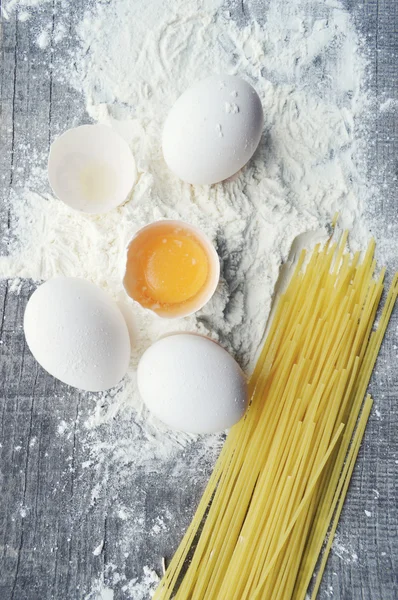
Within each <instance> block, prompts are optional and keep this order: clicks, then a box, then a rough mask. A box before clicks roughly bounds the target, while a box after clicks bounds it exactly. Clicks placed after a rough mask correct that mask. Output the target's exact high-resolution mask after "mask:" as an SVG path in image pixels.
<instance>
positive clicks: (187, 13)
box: [0, 0, 390, 600]
mask: <svg viewBox="0 0 398 600" xmlns="http://www.w3.org/2000/svg"><path fill="white" fill-rule="evenodd" d="M43 1H44V0H11V1H10V2H8V3H6V6H5V8H3V14H5V16H9V15H10V14H11V12H12V10H13V9H15V8H16V7H23V6H26V7H31V6H36V5H39V4H40V3H41V2H43ZM25 13H26V11H25ZM22 14H24V13H23V12H20V13H19V18H20V20H23V19H21V15H22ZM26 14H28V15H29V18H30V19H33V11H32V12H31V13H26ZM256 15H257V13H256ZM256 15H255V14H254V13H253V14H252V15H251V18H250V19H249V20H248V22H247V23H246V22H245V20H244V19H243V21H242V22H239V23H237V22H235V21H234V20H233V19H232V18H231V16H230V14H229V12H228V10H227V9H226V7H225V6H221V3H220V2H216V1H214V0H212V1H211V0H208V1H203V2H200V1H194V0H185V1H184V2H183V1H182V0H177V1H176V2H173V3H163V2H161V1H160V0H148V1H147V2H145V3H142V2H138V0H137V1H135V2H132V1H131V0H110V1H109V2H98V3H95V4H94V5H93V6H92V8H90V9H89V10H87V11H86V13H85V15H84V18H83V19H82V21H81V22H80V23H79V24H78V26H77V29H76V31H74V32H72V33H71V34H70V33H69V30H68V24H67V23H62V22H61V23H58V24H57V26H56V27H55V29H54V34H53V39H50V37H49V34H48V32H47V30H43V31H42V32H41V33H40V35H39V37H38V38H37V45H38V46H39V48H43V49H44V48H45V47H47V46H48V44H49V43H50V42H51V43H52V42H55V43H57V42H58V41H61V40H62V39H63V38H64V37H65V35H66V31H68V36H69V35H71V36H72V38H71V40H72V42H71V43H70V45H69V50H68V51H66V50H65V52H68V54H65V57H64V60H63V62H62V65H61V66H60V67H59V68H58V69H57V70H56V71H54V81H55V82H56V84H57V85H59V86H63V85H64V84H65V85H66V86H70V85H73V86H74V88H75V90H77V91H78V92H79V93H81V94H82V95H83V97H84V99H85V104H86V110H87V113H88V115H89V116H90V118H91V119H92V120H94V121H100V122H103V123H106V124H108V125H110V126H112V127H114V128H115V129H116V130H117V131H119V132H120V133H121V135H122V136H123V137H124V138H125V139H126V140H127V141H128V143H129V144H130V146H131V148H132V150H133V153H134V155H135V159H136V163H137V168H138V172H139V177H138V182H137V184H136V186H135V188H134V190H133V193H132V195H131V198H130V199H129V201H128V202H126V203H125V204H124V205H123V206H121V207H119V208H118V209H116V210H114V211H112V212H110V213H109V214H107V215H98V216H93V215H83V214H79V213H77V212H74V211H72V210H70V209H69V208H68V207H67V206H64V205H63V204H62V203H61V202H60V201H58V200H57V199H55V198H54V197H53V196H52V195H51V193H50V192H49V190H48V188H47V189H46V184H45V179H46V173H45V172H43V171H41V170H40V169H38V168H36V169H34V170H31V178H30V180H29V181H27V183H26V185H25V187H24V189H23V190H21V189H17V190H14V192H13V193H12V194H11V196H10V198H9V209H10V218H11V230H10V231H9V232H8V237H7V240H6V241H7V246H6V251H5V252H4V253H3V255H2V256H0V276H1V277H3V278H8V279H10V280H12V284H11V285H12V286H13V288H12V289H14V291H15V293H16V292H17V291H18V290H19V287H20V280H21V279H23V278H30V279H32V280H34V281H37V282H38V281H41V280H45V279H48V278H50V277H54V276H57V275H66V276H78V277H84V278H87V279H90V280H91V281H93V282H95V283H97V284H98V285H100V286H101V287H103V288H105V289H106V290H107V291H108V292H109V293H111V294H112V295H113V296H114V298H115V299H116V300H117V302H118V303H119V306H120V308H121V310H122V311H123V313H124V315H125V316H126V319H127V322H128V325H129V328H130V332H131V335H132V339H133V341H134V344H133V353H132V359H131V367H130V369H129V372H128V374H127V376H126V378H125V380H124V382H123V384H122V385H121V386H119V387H118V388H117V389H115V390H113V391H111V392H108V393H104V394H87V395H85V396H84V398H85V402H86V403H87V405H88V406H89V407H90V410H89V415H88V417H87V419H85V421H84V423H81V424H79V428H78V433H79V436H80V438H81V444H82V448H83V450H84V453H85V461H84V463H83V464H82V465H80V467H81V471H82V475H81V476H82V477H84V476H85V474H86V473H87V474H90V475H91V476H92V477H93V479H92V487H91V492H90V494H89V495H88V503H89V506H90V508H92V507H94V506H95V505H96V503H97V502H98V501H99V500H100V499H101V497H102V495H104V494H105V493H106V490H107V489H112V490H113V491H114V497H113V498H112V503H111V505H110V506H109V507H108V510H109V514H110V515H113V516H114V517H115V518H117V519H118V520H119V523H120V527H121V531H122V533H121V539H120V545H121V552H122V554H123V556H125V560H126V564H127V561H128V560H129V555H130V551H131V543H132V540H136V539H138V538H139V536H140V535H144V534H145V531H148V529H147V527H148V524H145V519H144V516H145V514H144V513H142V514H143V516H141V513H140V512H138V513H134V511H132V510H131V509H130V507H129V506H128V504H127V503H126V498H125V497H124V498H123V496H124V493H125V490H126V489H127V487H126V486H127V483H126V481H128V480H129V479H130V477H131V471H132V469H134V470H135V471H138V470H140V469H142V470H144V472H145V473H148V474H150V473H153V472H155V473H156V471H157V470H158V469H161V465H165V464H167V465H170V470H171V471H172V473H173V474H179V475H186V474H189V477H190V483H192V481H194V478H197V479H200V478H202V479H204V478H205V477H206V472H205V470H203V468H202V467H203V462H204V459H203V457H206V461H205V462H206V464H207V465H208V464H210V463H211V462H212V461H213V460H214V459H215V457H216V455H217V453H218V451H219V449H220V446H221V444H222V442H223V437H222V436H208V437H206V438H199V439H198V438H196V437H195V436H189V435H183V434H172V433H170V432H169V431H168V430H167V429H166V428H165V427H163V426H162V425H161V424H160V423H158V422H156V420H154V419H152V418H151V417H150V416H149V415H148V414H147V413H146V411H145V409H144V407H143V406H142V403H141V401H140V399H139V397H138V394H137V389H136V380H135V368H136V365H137V361H138V360H139V358H140V356H141V354H142V352H143V350H145V348H146V347H148V345H150V344H151V343H152V342H153V341H154V340H156V339H157V338H158V337H159V336H161V335H163V334H165V333H167V332H171V331H176V330H180V331H198V332H200V333H203V334H206V335H210V336H212V337H213V338H214V339H217V340H219V341H220V342H221V343H222V344H223V345H224V346H225V347H226V348H227V349H228V350H229V351H231V352H232V353H233V354H234V355H235V356H236V357H237V358H238V360H239V361H240V362H241V364H242V366H243V367H244V368H245V369H246V370H250V368H251V367H252V365H253V362H254V360H255V356H256V352H257V350H258V346H259V344H260V342H261V339H262V335H263V331H264V327H265V324H266V320H267V316H268V313H269V309H270V305H271V299H272V293H273V289H274V285H275V282H276V280H277V278H278V274H279V268H280V264H281V262H282V261H284V260H285V259H286V258H287V256H288V253H289V248H290V246H291V243H292V242H293V240H294V238H295V237H296V236H297V235H299V234H301V233H302V232H304V231H306V230H308V229H310V230H318V229H319V228H321V229H322V228H324V227H325V226H327V224H328V223H329V222H330V220H331V218H332V216H333V215H334V213H335V212H336V211H339V212H340V215H341V220H342V224H343V225H344V226H348V227H350V228H351V229H352V238H351V243H352V244H353V246H354V247H355V245H356V244H358V242H363V240H364V239H366V237H367V232H366V229H365V228H364V226H363V222H362V220H361V214H362V211H363V207H364V205H366V204H367V203H368V202H370V199H371V196H372V194H373V193H374V187H373V186H372V184H371V182H369V181H368V180H367V178H366V161H365V158H364V152H365V151H364V146H365V145H366V115H367V112H366V111H367V107H368V103H369V98H368V95H367V93H366V89H365V84H366V61H365V60H364V59H363V57H362V54H361V52H360V46H361V41H360V39H359V38H358V35H357V32H356V30H355V27H354V25H353V23H352V20H351V17H350V15H349V13H348V12H347V11H346V10H344V8H343V7H342V5H341V4H340V2H338V1H337V0H336V1H334V2H333V3H325V2H323V1H321V0H305V1H299V2H297V1H296V0H284V1H283V2H281V0H270V1H269V2H268V3H267V8H266V9H265V8H264V9H263V11H262V12H261V13H259V14H258V15H257V19H255V18H254V17H255V16H256ZM24 18H25V17H24ZM26 18H28V17H26ZM121 24H122V25H123V26H121ZM73 36H74V37H73ZM71 65H73V68H72V67H71ZM225 72H226V73H229V74H240V75H242V76H243V77H244V78H246V79H247V80H248V81H250V82H251V83H252V84H253V85H254V87H255V88H256V90H257V91H258V93H259V95H260V97H261V100H262V103H263V107H264V113H265V131H264V135H263V138H262V141H261V143H260V147H259V149H258V151H257V152H256V154H255V156H254V157H253V159H252V160H251V161H250V163H249V165H248V166H247V167H246V168H245V169H244V170H243V171H242V172H241V173H240V175H239V176H238V177H235V178H233V179H232V180H230V181H227V182H224V183H223V184H219V185H215V186H211V187H208V186H195V187H193V186H190V185H188V184H185V183H183V182H181V181H179V180H177V179H176V178H175V176H174V175H173V174H172V173H170V172H169V171H168V170H167V168H166V165H165V163H164V161H163V158H162V153H161V145H160V143H161V129H162V123H163V122H164V119H165V116H166V114H167V112H168V110H169V109H170V107H171V106H172V104H173V103H174V101H175V100H176V99H177V97H178V96H179V95H180V94H181V93H182V92H183V91H184V90H185V89H186V88H187V87H189V86H190V85H191V84H192V83H193V82H194V81H196V80H199V79H202V78H204V77H206V76H208V75H210V74H213V73H225ZM65 89H67V88H65ZM237 109H238V105H237V104H236V103H235V101H234V98H233V97H231V102H230V103H229V104H228V107H227V106H226V110H228V111H236V110H237ZM384 110H390V109H389V108H385V109H384ZM219 134H220V135H223V133H222V131H221V129H220V131H219ZM28 151H29V155H30V156H32V157H35V153H37V152H40V149H34V148H30V149H28ZM33 160H34V158H32V161H33ZM161 218H173V219H184V220H187V221H189V222H191V223H192V224H194V225H197V226H199V227H200V228H202V229H203V230H204V231H205V232H206V233H207V234H208V235H209V236H210V237H211V238H212V239H213V240H214V242H215V244H216V246H217V249H218V253H219V255H220V259H221V267H222V270H221V273H222V276H221V281H220V285H219V288H218V290H217V293H216V295H215V296H214V298H213V299H212V301H211V302H210V303H209V304H208V305H207V306H206V307H205V308H204V309H203V310H202V311H201V312H200V313H198V314H197V315H196V316H191V317H187V318H185V319H181V320H178V321H172V322H168V321H166V320H164V321H163V320H160V319H158V318H156V317H155V316H153V315H151V314H149V313H146V312H145V311H143V310H142V309H141V308H140V307H138V306H136V305H133V304H132V303H131V302H130V301H129V300H128V298H127V297H126V295H125V293H124V290H123V288H122V285H121V279H122V273H123V267H124V259H125V247H126V245H127V243H128V241H129V239H130V238H131V237H132V236H133V235H134V233H135V232H136V231H137V229H138V228H140V227H141V226H143V225H145V224H147V223H148V222H150V221H153V220H156V219H161ZM72 428H73V424H68V423H66V422H65V421H61V423H60V424H59V427H58V434H59V435H65V436H67V435H70V434H71V430H72ZM188 451H189V452H188ZM88 467H90V468H88ZM201 469H202V470H201ZM87 476H88V475H87ZM158 518H159V520H158V521H153V522H152V530H151V531H152V534H153V535H154V536H157V537H159V538H160V537H161V535H162V534H163V533H165V532H167V531H168V528H169V525H170V523H172V520H173V517H172V515H167V514H166V513H165V514H162V515H159V517H158ZM102 543H103V542H101V544H102ZM101 544H100V546H98V547H97V548H96V549H95V550H94V552H93V553H94V554H95V555H99V554H100V553H101V551H102V545H101ZM93 545H94V544H93ZM340 550H341V553H342V554H343V556H344V558H346V552H343V551H342V549H340ZM335 551H336V553H338V552H339V546H338V543H337V544H336V548H335ZM349 559H350V560H351V561H353V562H355V560H357V557H356V559H354V555H351V554H350V555H349ZM159 560H160V559H159ZM108 567H109V568H108V573H107V574H106V577H105V579H104V578H102V579H98V580H96V581H94V582H93V586H92V590H91V592H90V594H88V595H87V596H86V597H85V600H113V596H114V590H116V589H118V590H119V589H121V590H122V591H123V592H124V594H125V597H129V598H132V599H133V600H140V599H141V598H142V599H144V598H147V597H148V592H150V590H152V589H153V588H154V587H155V586H156V584H157V582H158V580H159V578H158V576H157V575H156V573H154V572H153V571H151V569H149V567H145V568H144V571H143V575H142V576H141V577H133V578H130V579H128V580H127V579H126V575H125V573H124V565H118V568H117V569H112V568H111V567H110V566H109V565H108Z"/></svg>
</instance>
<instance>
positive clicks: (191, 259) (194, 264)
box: [123, 220, 220, 318]
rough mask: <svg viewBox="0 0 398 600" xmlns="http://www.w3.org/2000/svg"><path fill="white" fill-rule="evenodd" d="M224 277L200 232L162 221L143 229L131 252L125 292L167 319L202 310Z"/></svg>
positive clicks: (215, 255) (190, 227) (137, 234)
mask: <svg viewBox="0 0 398 600" xmlns="http://www.w3.org/2000/svg"><path fill="white" fill-rule="evenodd" d="M219 277H220V263H219V259H218V255H217V252H216V250H215V248H214V246H213V245H212V243H211V242H210V240H209V239H208V238H207V236H205V235H204V233H202V232H201V231H200V230H199V229H197V228H196V227H193V226H192V225H189V224H188V223H184V222H182V221H171V220H164V221H157V222H155V223H151V224H150V225H147V226H146V227H143V228H142V229H140V230H139V231H138V232H137V233H136V235H135V236H134V237H133V239H132V240H131V242H130V244H129V246H128V248H127V260H126V270H125V275H124V280H123V284H124V288H125V290H126V292H127V294H128V295H129V296H130V298H132V299H133V300H135V301H136V302H138V303H139V304H140V305H141V306H142V307H144V308H147V309H149V310H152V311H153V312H154V313H156V314H157V315H159V316H160V317H163V318H175V317H183V316H186V315H189V314H192V313H194V312H196V311H197V310H199V309H200V308H202V307H203V306H204V305H205V304H206V302H208V301H209V300H210V298H211V297H212V295H213V294H214V292H215V290H216V287H217V284H218V280H219Z"/></svg>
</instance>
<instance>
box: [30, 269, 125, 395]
mask: <svg viewBox="0 0 398 600" xmlns="http://www.w3.org/2000/svg"><path fill="white" fill-rule="evenodd" d="M24 330H25V337H26V341H27V344H28V346H29V349H30V351H31V352H32V354H33V356H34V357H35V359H36V360H37V362H38V363H39V364H40V365H41V366H42V367H43V368H44V369H45V370H46V371H48V372H49V373H50V374H51V375H53V376H54V377H56V378H57V379H60V380H61V381H63V382H64V383H67V384H69V385H72V386H73V387H77V388H81V389H83V390H88V391H92V392H96V391H100V390H107V389H109V388H111V387H113V386H114V385H116V384H117V383H119V381H120V380H121V379H122V378H123V377H124V375H125V374H126V371H127V368H128V365H129V360H130V337H129V333H128V329H127V325H126V322H125V320H124V317H123V315H122V313H121V311H120V309H119V307H118V306H117V304H116V303H115V302H114V300H112V298H110V297H109V296H108V294H106V293H105V292H104V291H103V290H101V289H100V288H98V287H97V286H96V285H94V284H92V283H90V282H88V281H85V280H84V279H77V278H73V277H57V278H55V279H50V280H49V281H47V282H46V283H43V285H41V286H40V287H39V288H37V290H36V291H35V292H34V293H33V294H32V296H31V298H30V299H29V302H28V304H27V306H26V310H25V317H24Z"/></svg>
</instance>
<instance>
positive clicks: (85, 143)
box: [48, 125, 137, 214]
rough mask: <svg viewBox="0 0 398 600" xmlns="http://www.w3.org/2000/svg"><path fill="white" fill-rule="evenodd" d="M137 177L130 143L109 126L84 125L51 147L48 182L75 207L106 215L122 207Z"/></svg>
mask: <svg viewBox="0 0 398 600" xmlns="http://www.w3.org/2000/svg"><path fill="white" fill-rule="evenodd" d="M136 177H137V171H136V166H135V161H134V158H133V155H132V153H131V150H130V148H129V145H128V144H127V142H126V141H125V140H124V139H123V138H122V137H121V136H120V135H119V134H118V133H116V132H115V131H114V130H113V129H112V128H111V127H108V126H107V125H81V126H80V127H76V128H74V129H69V130H68V131H66V132H65V133H63V134H62V135H60V136H59V137H58V138H57V139H56V140H55V141H54V142H53V144H52V145H51V148H50V155H49V159H48V179H49V182H50V185H51V188H52V190H53V192H54V193H55V195H56V196H57V197H58V198H59V199H60V200H62V201H63V202H65V204H67V205H68V206H70V207H71V208H74V209H75V210H79V211H81V212H86V213H94V214H95V213H105V212H108V211H110V210H112V209H113V208H116V206H119V204H122V203H123V202H124V201H125V200H126V199H127V197H128V195H129V194H130V192H131V190H132V188H133V185H134V183H135V180H136Z"/></svg>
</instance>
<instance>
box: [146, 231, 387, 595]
mask: <svg viewBox="0 0 398 600" xmlns="http://www.w3.org/2000/svg"><path fill="white" fill-rule="evenodd" d="M346 241H347V233H345V234H344V235H343V236H342V238H341V240H340V243H338V244H336V243H332V241H331V240H329V242H328V243H327V244H326V245H325V246H324V247H323V248H321V247H320V246H319V245H318V246H317V247H316V248H315V249H314V251H313V252H312V254H311V255H310V256H309V257H307V255H306V252H305V251H303V252H302V253H301V255H300V257H299V260H298V263H297V265H296V268H295V272H294V274H293V276H292V278H291V281H290V283H289V285H288V287H287V289H286V291H285V292H284V293H283V294H282V295H281V297H280V298H279V300H278V303H277V307H276V311H275V315H274V317H273V320H272V324H271V326H270V330H269V333H268V335H267V338H266V341H265V344H264V347H263V349H262V352H261V355H260V357H259V360H258V362H257V365H256V367H255V369H254V372H253V375H252V377H251V379H250V382H249V388H250V393H251V403H250V406H249V409H248V411H247V414H246V415H245V418H244V419H243V420H242V421H241V422H240V423H238V424H237V425H236V426H235V427H233V428H232V429H231V431H230V433H229V435H228V437H227V440H226V443H225V445H224V447H223V449H222V451H221V454H220V457H219V459H218V461H217V463H216V466H215V468H214V471H213V474H212V476H211V478H210V481H209V483H208V486H207V488H206V490H205V492H204V494H203V497H202V499H201V501H200V503H199V507H198V509H197V512H196V514H195V516H194V518H193V521H192V523H191V525H190V527H189V528H188V530H187V532H186V534H185V536H184V538H183V540H182V542H181V544H180V547H179V548H178V550H177V552H176V554H175V556H174V557H173V559H172V561H171V563H170V565H169V567H168V569H167V571H166V573H165V575H164V577H163V579H162V581H161V582H160V584H159V587H158V589H157V590H156V592H155V595H154V599H155V600H168V599H169V598H176V599H177V600H187V599H189V600H245V599H247V600H249V599H250V600H256V599H260V598H261V599H262V600H289V599H292V598H294V599H295V600H304V598H305V596H306V593H307V590H308V587H309V584H310V582H311V578H312V575H313V572H314V569H315V567H316V565H317V563H318V560H319V558H320V556H321V555H322V548H323V546H324V543H325V540H326V547H325V549H324V552H323V556H322V558H321V562H320V567H319V572H318V577H317V580H316V582H315V585H314V587H313V592H312V593H313V595H312V598H313V599H314V598H315V597H316V594H317V590H318V588H319V584H320V580H321V577H322V573H323V570H324V567H325V564H326V561H327V557H328V553H329V551H330V548H331V544H332V541H333V535H334V532H335V530H336V527H337V521H338V518H339V515H340V512H341V509H342V506H343V502H344V498H345V495H346V492H347V489H348V485H349V481H350V477H351V474H352V471H353V468H354V464H355V460H356V457H357V454H358V450H359V447H360V444H361V440H362V437H363V434H364V431H365V427H366V423H367V420H368V417H369V413H370V410H371V406H372V400H371V398H370V396H367V397H366V399H365V401H364V396H365V394H366V389H367V386H368V383H369V379H370V376H371V373H372V370H373V367H374V364H375V361H376V358H377V354H378V352H379V348H380V344H381V341H382V339H383V336H384V333H385V330H386V327H387V324H388V320H389V318H390V315H391V312H392V309H393V307H394V303H395V300H396V298H397V294H398V277H397V276H395V278H394V280H393V282H392V285H391V288H390V291H389V293H388V296H387V299H386V302H385V305H384V308H383V311H382V314H381V317H380V320H379V324H378V326H377V328H376V329H375V330H372V328H373V324H374V320H375V316H376V311H377V308H378V305H379V301H380V298H381V295H382V291H383V279H384V271H382V272H381V273H380V275H379V276H378V277H377V278H375V275H374V272H375V268H376V264H375V260H374V247H375V245H374V242H373V241H372V242H371V243H370V245H369V247H368V249H367V251H366V253H365V255H364V257H363V260H361V258H360V253H359V252H358V253H356V254H355V255H354V256H351V255H350V254H349V253H348V252H346V251H345V246H346Z"/></svg>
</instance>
